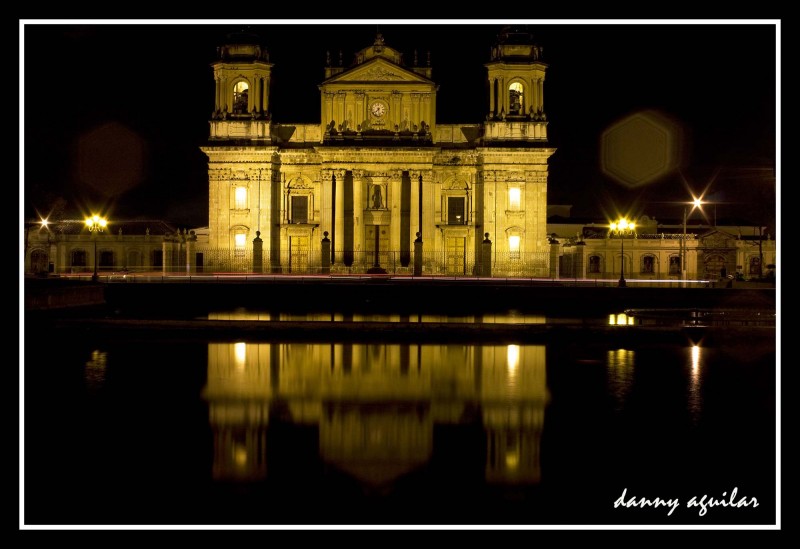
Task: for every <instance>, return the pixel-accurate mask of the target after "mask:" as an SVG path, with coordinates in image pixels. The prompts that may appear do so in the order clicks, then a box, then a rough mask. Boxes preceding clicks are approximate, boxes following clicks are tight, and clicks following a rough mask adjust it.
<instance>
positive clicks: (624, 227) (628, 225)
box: [609, 217, 636, 288]
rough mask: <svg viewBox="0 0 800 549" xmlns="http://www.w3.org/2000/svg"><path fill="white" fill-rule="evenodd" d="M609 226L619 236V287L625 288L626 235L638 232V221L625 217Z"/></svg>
mask: <svg viewBox="0 0 800 549" xmlns="http://www.w3.org/2000/svg"><path fill="white" fill-rule="evenodd" d="M609 227H610V228H611V231H610V232H611V233H613V234H615V235H617V236H618V237H619V256H620V266H619V287H620V288H624V287H625V286H627V284H626V283H625V237H626V236H633V235H635V234H636V223H634V222H632V221H630V222H629V221H628V220H627V219H625V218H624V217H623V218H621V219H620V220H619V221H617V222H616V223H611V225H610V226H609Z"/></svg>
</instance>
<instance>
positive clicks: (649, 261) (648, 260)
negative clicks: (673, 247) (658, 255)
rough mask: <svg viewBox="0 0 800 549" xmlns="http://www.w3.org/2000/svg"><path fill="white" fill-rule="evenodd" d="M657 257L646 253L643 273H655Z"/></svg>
mask: <svg viewBox="0 0 800 549" xmlns="http://www.w3.org/2000/svg"><path fill="white" fill-rule="evenodd" d="M654 266H655V258H654V257H653V256H652V255H646V256H644V257H643V258H642V270H641V272H642V273H643V274H653V272H654V271H655V269H654Z"/></svg>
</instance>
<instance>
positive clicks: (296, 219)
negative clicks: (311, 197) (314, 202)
mask: <svg viewBox="0 0 800 549" xmlns="http://www.w3.org/2000/svg"><path fill="white" fill-rule="evenodd" d="M290 221H291V222H292V223H308V197H307V196H293V197H292V217H291V220H290Z"/></svg>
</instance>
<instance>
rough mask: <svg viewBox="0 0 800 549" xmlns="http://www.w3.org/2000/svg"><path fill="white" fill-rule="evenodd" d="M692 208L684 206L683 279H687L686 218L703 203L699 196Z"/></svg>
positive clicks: (693, 199) (694, 200) (693, 201)
mask: <svg viewBox="0 0 800 549" xmlns="http://www.w3.org/2000/svg"><path fill="white" fill-rule="evenodd" d="M691 204H692V209H691V210H688V209H687V206H684V207H683V236H682V238H681V280H686V219H687V218H688V216H689V214H691V213H692V212H693V211H694V209H695V208H699V207H700V206H702V205H703V201H702V200H700V199H699V198H692V203H691Z"/></svg>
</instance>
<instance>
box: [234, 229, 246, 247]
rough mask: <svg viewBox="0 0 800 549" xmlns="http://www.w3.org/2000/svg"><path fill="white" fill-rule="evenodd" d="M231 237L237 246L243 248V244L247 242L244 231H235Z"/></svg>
mask: <svg viewBox="0 0 800 549" xmlns="http://www.w3.org/2000/svg"><path fill="white" fill-rule="evenodd" d="M233 239H234V243H235V244H236V247H237V248H244V245H245V243H246V242H247V235H246V234H244V233H236V235H234V237H233Z"/></svg>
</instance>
